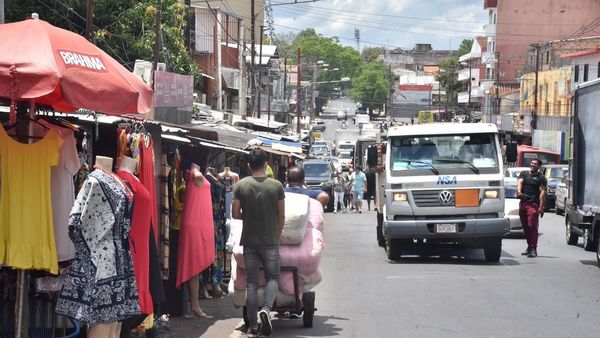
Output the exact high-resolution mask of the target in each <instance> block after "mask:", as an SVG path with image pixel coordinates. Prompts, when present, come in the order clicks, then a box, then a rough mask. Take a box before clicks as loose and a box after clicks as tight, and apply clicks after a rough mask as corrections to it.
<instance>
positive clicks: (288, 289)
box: [233, 266, 323, 295]
mask: <svg viewBox="0 0 600 338" xmlns="http://www.w3.org/2000/svg"><path fill="white" fill-rule="evenodd" d="M236 272H237V273H236V278H235V280H234V281H233V285H234V287H235V289H236V290H240V291H245V290H246V270H244V269H243V268H240V267H239V266H238V267H237V271H236ZM322 279H323V277H322V276H321V271H320V270H319V269H317V270H316V271H314V272H313V273H311V274H308V275H305V274H301V273H299V274H298V288H299V290H300V292H304V291H308V290H309V289H312V288H313V287H315V286H316V285H317V284H319V283H320V282H321V280H322ZM258 285H260V287H261V288H262V287H264V286H265V275H264V272H263V271H261V272H260V273H259V277H258ZM279 290H281V292H283V293H285V294H288V295H293V294H294V274H293V273H292V272H291V271H282V272H281V274H280V276H279Z"/></svg>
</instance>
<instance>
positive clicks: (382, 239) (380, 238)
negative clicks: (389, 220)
mask: <svg viewBox="0 0 600 338" xmlns="http://www.w3.org/2000/svg"><path fill="white" fill-rule="evenodd" d="M375 231H377V244H379V246H380V247H382V248H383V247H385V237H383V214H382V213H380V212H377V228H376V230H375Z"/></svg>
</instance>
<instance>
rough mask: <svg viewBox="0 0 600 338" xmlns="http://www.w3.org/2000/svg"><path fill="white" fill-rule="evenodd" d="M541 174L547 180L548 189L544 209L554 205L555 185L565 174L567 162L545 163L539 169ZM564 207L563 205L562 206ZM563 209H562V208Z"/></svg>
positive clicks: (567, 167) (567, 169) (567, 168)
mask: <svg viewBox="0 0 600 338" xmlns="http://www.w3.org/2000/svg"><path fill="white" fill-rule="evenodd" d="M540 170H541V171H542V174H544V176H546V179H547V180H548V191H547V193H546V204H545V207H546V210H549V209H552V208H554V207H555V202H556V187H557V186H558V184H559V183H560V180H561V179H562V178H563V176H565V173H567V172H568V171H569V165H568V164H546V165H544V166H543V167H542V168H541V169H540ZM563 208H564V207H563ZM563 210H564V209H563Z"/></svg>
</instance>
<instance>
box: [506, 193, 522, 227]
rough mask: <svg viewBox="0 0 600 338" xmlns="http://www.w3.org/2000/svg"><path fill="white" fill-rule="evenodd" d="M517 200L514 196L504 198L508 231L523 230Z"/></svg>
mask: <svg viewBox="0 0 600 338" xmlns="http://www.w3.org/2000/svg"><path fill="white" fill-rule="evenodd" d="M519 202H520V200H519V199H518V198H516V197H510V198H509V197H507V198H505V199H504V216H505V217H506V218H508V221H509V223H510V233H511V234H512V233H520V232H522V231H523V226H522V225H521V218H520V217H519Z"/></svg>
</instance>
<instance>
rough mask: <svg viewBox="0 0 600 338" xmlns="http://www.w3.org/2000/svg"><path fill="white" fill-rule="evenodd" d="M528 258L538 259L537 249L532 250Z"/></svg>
mask: <svg viewBox="0 0 600 338" xmlns="http://www.w3.org/2000/svg"><path fill="white" fill-rule="evenodd" d="M527 257H529V258H535V257H537V250H536V249H531V252H530V253H529V254H528V255H527Z"/></svg>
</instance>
